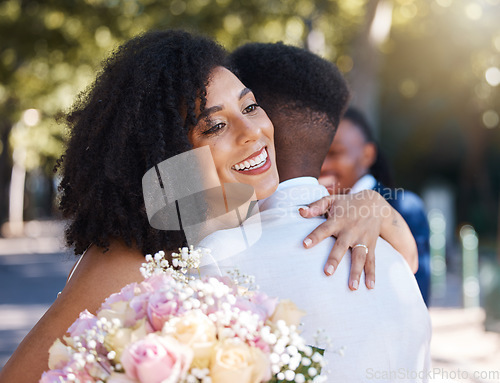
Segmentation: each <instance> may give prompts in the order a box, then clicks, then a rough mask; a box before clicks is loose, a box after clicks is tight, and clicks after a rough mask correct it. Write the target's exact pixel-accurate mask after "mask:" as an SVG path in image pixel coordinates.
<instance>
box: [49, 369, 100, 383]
mask: <svg viewBox="0 0 500 383" xmlns="http://www.w3.org/2000/svg"><path fill="white" fill-rule="evenodd" d="M71 381H73V382H74V381H80V382H84V383H95V380H94V379H93V378H92V377H91V376H89V375H88V374H86V373H85V372H82V371H78V372H69V371H64V370H50V371H46V372H44V373H43V374H42V377H41V378H40V381H39V383H60V382H71Z"/></svg>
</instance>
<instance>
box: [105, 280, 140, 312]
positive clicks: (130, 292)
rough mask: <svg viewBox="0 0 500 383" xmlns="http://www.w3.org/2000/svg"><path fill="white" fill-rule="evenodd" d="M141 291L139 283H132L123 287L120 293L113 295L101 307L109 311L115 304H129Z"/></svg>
mask: <svg viewBox="0 0 500 383" xmlns="http://www.w3.org/2000/svg"><path fill="white" fill-rule="evenodd" d="M140 292H141V291H140V289H139V286H138V285H137V283H135V282H134V283H130V284H128V285H127V286H125V287H123V288H122V289H121V290H120V292H119V293H115V294H111V295H110V296H109V297H108V298H106V300H105V301H104V303H103V304H102V306H101V310H102V309H109V308H111V306H112V305H113V304H114V303H117V302H122V301H125V302H128V301H130V300H131V299H132V298H133V297H135V296H136V295H137V294H139V293H140Z"/></svg>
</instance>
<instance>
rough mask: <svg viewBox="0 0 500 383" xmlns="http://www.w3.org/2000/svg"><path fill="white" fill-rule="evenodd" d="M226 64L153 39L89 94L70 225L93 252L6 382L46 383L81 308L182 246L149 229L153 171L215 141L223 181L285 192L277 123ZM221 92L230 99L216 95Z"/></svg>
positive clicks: (74, 117)
mask: <svg viewBox="0 0 500 383" xmlns="http://www.w3.org/2000/svg"><path fill="white" fill-rule="evenodd" d="M224 60H225V52H224V50H223V48H221V47H220V46H219V45H218V44H216V43H215V42H213V41H211V40H208V39H206V38H202V37H194V36H192V35H190V34H188V33H186V32H182V31H162V32H151V33H147V34H145V35H143V36H140V37H138V38H134V39H132V40H131V41H129V42H128V43H126V44H125V45H123V46H122V47H121V48H119V49H118V50H117V51H116V52H115V53H114V54H113V55H112V57H111V58H109V59H108V60H107V61H106V62H105V67H104V70H103V71H102V72H101V73H100V75H99V76H98V78H97V80H96V81H95V83H94V84H93V86H92V87H91V88H90V89H89V90H88V91H87V92H86V93H84V94H83V95H81V96H80V97H79V99H78V100H77V102H76V104H75V105H74V107H73V109H72V111H71V112H70V113H69V114H68V116H67V124H68V126H69V127H70V129H71V136H70V140H69V143H68V147H67V150H66V154H65V156H64V163H63V171H62V173H63V179H62V182H61V192H62V194H61V201H60V207H61V209H62V212H63V215H64V217H66V218H68V219H69V220H70V224H69V226H68V228H67V230H66V241H67V244H68V246H74V248H75V253H76V254H81V253H83V252H85V256H84V257H82V258H81V261H80V262H79V265H78V267H77V268H76V269H75V270H74V273H73V274H72V277H71V278H70V279H69V281H68V283H67V285H66V286H65V288H64V290H63V291H62V293H61V294H60V296H59V297H58V298H57V299H56V301H55V302H54V304H53V305H52V306H51V307H50V309H49V310H48V311H47V313H46V314H45V315H44V316H43V317H42V318H41V319H40V321H39V322H38V323H37V325H36V326H35V327H34V328H33V330H32V331H31V332H30V333H29V334H28V336H27V337H26V338H25V339H24V340H23V342H22V343H21V344H20V346H19V347H18V349H17V350H16V352H15V353H14V354H13V356H12V357H11V359H10V360H9V361H8V362H7V364H6V366H5V367H4V368H3V369H2V371H1V372H0V381H1V382H2V383H4V382H37V381H38V379H39V377H40V375H41V373H42V371H44V370H46V369H47V358H48V352H47V351H48V349H49V347H50V346H51V345H52V343H53V341H54V340H55V339H56V338H58V337H61V336H62V335H63V334H64V333H65V331H66V329H67V328H68V327H69V325H70V324H71V323H72V322H73V321H74V320H75V319H76V318H77V316H78V314H79V313H80V312H81V311H82V310H84V309H88V310H89V311H90V312H95V311H96V310H97V309H98V307H99V306H100V304H101V302H102V301H103V300H104V299H105V298H106V297H107V296H109V295H110V294H111V293H114V292H117V291H119V290H120V288H121V287H123V286H124V285H125V284H128V283H131V282H134V281H140V280H142V276H141V274H140V272H139V267H140V265H141V263H142V262H143V261H144V254H148V253H152V252H156V251H158V250H159V249H165V250H176V249H177V248H178V247H179V246H180V245H182V237H181V235H180V234H179V233H178V232H169V231H160V230H156V229H153V228H152V227H151V226H150V225H149V223H148V219H147V215H146V211H145V207H144V201H143V196H142V184H141V180H142V177H143V175H144V173H145V172H146V171H147V170H148V169H150V168H151V167H153V166H155V165H156V164H158V163H160V162H161V161H163V160H165V159H166V158H170V157H172V156H174V155H177V154H180V153H183V152H185V151H187V150H190V149H192V148H193V147H195V148H196V147H199V146H203V145H209V146H210V148H211V151H212V155H213V157H214V162H215V163H216V167H217V170H218V173H219V178H220V179H221V181H222V182H231V181H233V182H234V181H237V182H244V183H248V184H250V185H252V186H253V187H254V189H255V190H256V194H257V198H265V197H267V196H269V195H270V194H271V193H272V192H273V191H274V190H275V189H276V187H277V185H278V174H277V170H276V165H275V160H274V158H275V153H274V145H273V127H272V124H271V122H270V120H269V119H268V118H267V115H266V114H265V112H264V111H263V110H262V109H261V108H260V107H259V106H258V104H257V103H256V100H255V97H254V96H253V94H252V92H251V91H250V90H248V89H246V88H245V87H244V86H243V84H241V82H239V80H237V78H236V77H235V76H234V75H233V74H232V73H231V72H230V71H228V70H227V69H225V68H224ZM214 84H219V85H221V84H223V85H224V88H225V89H226V92H222V93H221V92H215V93H214V92H212V88H213V85H214ZM223 126H224V127H226V126H227V127H229V129H227V130H222V129H220V128H222V127H223ZM231 128H233V129H231ZM228 130H231V131H232V133H231V134H234V143H235V146H233V147H223V146H221V145H218V143H217V140H215V139H214V138H216V137H217V135H218V134H221V131H228ZM256 150H261V152H260V154H264V157H265V156H267V157H266V159H265V163H264V165H265V166H262V167H261V169H263V170H262V171H260V172H259V171H256V172H253V173H250V172H247V173H245V172H244V171H242V170H241V169H239V170H238V169H237V168H236V166H235V165H237V164H239V163H241V161H243V162H244V160H246V158H248V156H252V155H254V154H256V153H255V152H256ZM260 158H263V157H260ZM346 226H348V223H346ZM360 229H361V230H364V228H362V227H359V226H358V227H357V228H356V231H358V230H360ZM376 234H377V235H378V233H376Z"/></svg>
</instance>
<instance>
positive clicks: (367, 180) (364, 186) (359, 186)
mask: <svg viewBox="0 0 500 383" xmlns="http://www.w3.org/2000/svg"><path fill="white" fill-rule="evenodd" d="M375 185H377V180H376V179H375V177H374V176H372V175H371V174H367V175H366V176H363V177H361V178H360V179H359V180H358V181H357V182H356V183H355V184H354V186H353V187H352V188H351V191H350V192H349V194H354V193H357V192H360V191H362V190H371V189H373V188H374V187H375Z"/></svg>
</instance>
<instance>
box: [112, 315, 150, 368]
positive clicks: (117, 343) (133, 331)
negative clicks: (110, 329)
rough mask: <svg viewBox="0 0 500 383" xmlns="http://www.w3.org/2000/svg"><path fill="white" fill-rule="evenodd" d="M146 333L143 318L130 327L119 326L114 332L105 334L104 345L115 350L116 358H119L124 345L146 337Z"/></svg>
mask: <svg viewBox="0 0 500 383" xmlns="http://www.w3.org/2000/svg"><path fill="white" fill-rule="evenodd" d="M146 335H147V331H146V318H144V319H141V320H140V321H138V322H137V324H136V325H135V326H134V327H132V328H119V329H118V330H117V331H116V332H114V333H112V334H108V335H106V338H104V345H105V346H106V348H107V349H108V350H113V351H115V352H116V360H120V359H121V357H122V353H123V350H124V349H125V347H127V346H128V345H129V344H131V343H134V342H137V341H138V340H139V339H142V338H144V337H146Z"/></svg>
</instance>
